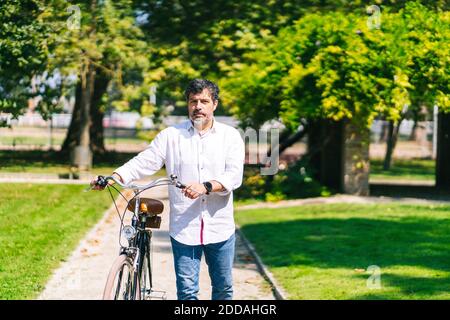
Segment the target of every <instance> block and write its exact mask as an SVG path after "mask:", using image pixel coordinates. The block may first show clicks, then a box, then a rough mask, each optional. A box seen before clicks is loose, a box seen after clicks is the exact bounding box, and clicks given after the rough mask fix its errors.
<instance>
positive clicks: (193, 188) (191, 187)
mask: <svg viewBox="0 0 450 320" xmlns="http://www.w3.org/2000/svg"><path fill="white" fill-rule="evenodd" d="M183 193H184V195H185V196H186V197H188V198H190V199H197V198H198V197H200V196H201V195H204V194H206V188H205V186H204V185H203V183H197V182H194V183H190V184H187V185H186V188H184V189H183Z"/></svg>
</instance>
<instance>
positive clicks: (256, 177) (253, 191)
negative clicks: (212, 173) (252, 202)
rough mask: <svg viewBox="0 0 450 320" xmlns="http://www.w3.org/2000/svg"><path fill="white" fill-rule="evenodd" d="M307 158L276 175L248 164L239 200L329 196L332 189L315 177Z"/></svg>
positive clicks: (239, 191)
mask: <svg viewBox="0 0 450 320" xmlns="http://www.w3.org/2000/svg"><path fill="white" fill-rule="evenodd" d="M313 174H314V172H313V169H312V168H311V166H310V165H308V163H307V161H306V160H299V161H297V162H296V163H294V164H292V165H291V166H289V167H287V168H286V169H284V170H280V171H278V173H277V174H276V175H274V176H264V175H261V173H260V169H259V168H258V167H253V166H246V167H245V170H244V177H243V182H242V186H241V187H240V188H238V189H237V190H236V191H235V198H236V199H237V200H239V201H243V200H248V199H258V200H263V201H269V202H275V201H280V200H285V199H296V198H308V197H327V196H329V195H331V192H330V190H328V189H327V188H326V187H324V186H322V185H320V183H319V182H317V181H316V180H315V179H314V178H313Z"/></svg>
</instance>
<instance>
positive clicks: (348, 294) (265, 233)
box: [236, 204, 450, 299]
mask: <svg viewBox="0 0 450 320" xmlns="http://www.w3.org/2000/svg"><path fill="white" fill-rule="evenodd" d="M236 221H237V223H238V224H239V225H240V226H241V230H242V231H243V232H244V234H245V235H246V237H247V238H248V239H249V240H250V241H251V242H252V244H253V245H254V246H255V248H256V250H257V252H258V253H259V255H260V256H261V258H262V260H263V262H264V263H265V264H266V265H267V266H268V268H269V270H270V271H271V272H272V273H273V274H274V276H275V278H276V279H277V280H278V281H279V283H280V284H281V286H282V287H283V288H284V289H285V290H286V292H287V294H288V296H289V298H290V299H450V263H449V262H450V205H428V206H427V205H405V204H379V205H360V204H358V205H356V204H331V205H330V204H328V205H304V206H299V207H291V208H279V209H256V210H241V211H239V210H238V211H237V212H236ZM373 265H375V266H377V267H379V268H380V269H379V270H380V271H381V275H380V285H381V288H378V289H377V288H374V287H373V284H374V282H370V283H371V284H372V286H368V285H367V283H368V280H369V277H371V273H369V272H368V271H367V269H368V267H369V266H373ZM371 279H373V277H372V278H371ZM369 281H370V280H369Z"/></svg>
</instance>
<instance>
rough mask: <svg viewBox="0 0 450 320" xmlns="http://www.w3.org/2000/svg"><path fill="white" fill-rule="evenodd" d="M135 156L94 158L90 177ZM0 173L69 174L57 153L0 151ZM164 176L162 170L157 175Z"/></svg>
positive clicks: (120, 155) (115, 155)
mask: <svg viewBox="0 0 450 320" xmlns="http://www.w3.org/2000/svg"><path fill="white" fill-rule="evenodd" d="M135 155H137V153H116V152H109V153H107V154H105V155H103V156H95V157H94V165H93V168H92V170H91V173H92V175H99V174H102V175H107V174H111V173H112V172H113V170H115V169H117V168H118V167H119V166H121V165H122V164H124V163H125V162H126V161H128V160H129V159H131V158H132V157H134V156H135ZM0 172H1V173H11V172H25V173H42V174H50V173H51V174H59V175H64V176H67V175H68V174H69V172H70V167H69V160H68V159H67V158H61V157H60V155H59V154H58V153H57V152H50V151H0ZM157 174H158V175H165V171H164V170H163V169H162V170H161V171H159V172H158V173H157Z"/></svg>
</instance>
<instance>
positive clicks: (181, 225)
mask: <svg viewBox="0 0 450 320" xmlns="http://www.w3.org/2000/svg"><path fill="white" fill-rule="evenodd" d="M244 158H245V147H244V142H243V140H242V138H241V135H240V133H239V131H238V130H236V129H235V128H233V127H231V126H228V125H225V124H222V123H219V122H217V121H215V120H214V122H213V126H212V128H211V129H209V130H208V131H207V132H206V133H204V134H202V135H200V134H199V132H198V131H197V129H196V128H194V126H193V125H192V123H191V121H190V120H187V121H185V122H182V123H180V124H177V125H175V126H172V127H169V128H166V129H164V130H162V131H161V132H160V133H159V134H158V135H157V136H156V137H155V139H154V140H153V141H152V142H151V144H150V146H149V147H148V148H147V149H146V150H144V151H142V152H141V153H139V154H138V155H137V156H135V157H134V158H133V159H131V160H130V161H128V162H127V163H125V164H124V165H123V166H121V167H120V168H118V169H117V170H115V172H116V173H118V174H119V175H120V176H121V177H122V179H123V180H124V183H125V184H128V183H130V182H131V181H133V180H138V179H142V178H144V177H146V176H150V175H152V174H154V173H155V172H157V171H158V170H160V169H161V168H162V166H163V165H164V164H165V166H166V172H167V176H170V175H171V174H175V175H176V176H177V177H178V180H179V181H180V182H182V183H184V184H187V183H191V182H199V183H202V182H205V181H211V180H216V181H218V182H220V183H221V184H222V185H223V186H224V187H225V189H226V190H225V191H222V192H212V193H210V194H209V195H202V196H200V197H198V198H197V199H189V198H188V197H185V196H184V195H183V194H182V192H181V189H179V188H176V187H175V186H169V200H170V224H169V234H170V236H171V237H173V238H174V239H175V240H177V241H179V242H181V243H184V244H187V245H200V244H208V243H217V242H222V241H225V240H227V239H228V238H229V237H230V236H231V235H232V234H233V233H234V232H235V224H234V215H233V190H234V189H236V188H238V187H239V186H240V185H241V184H242V175H243V168H244Z"/></svg>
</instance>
